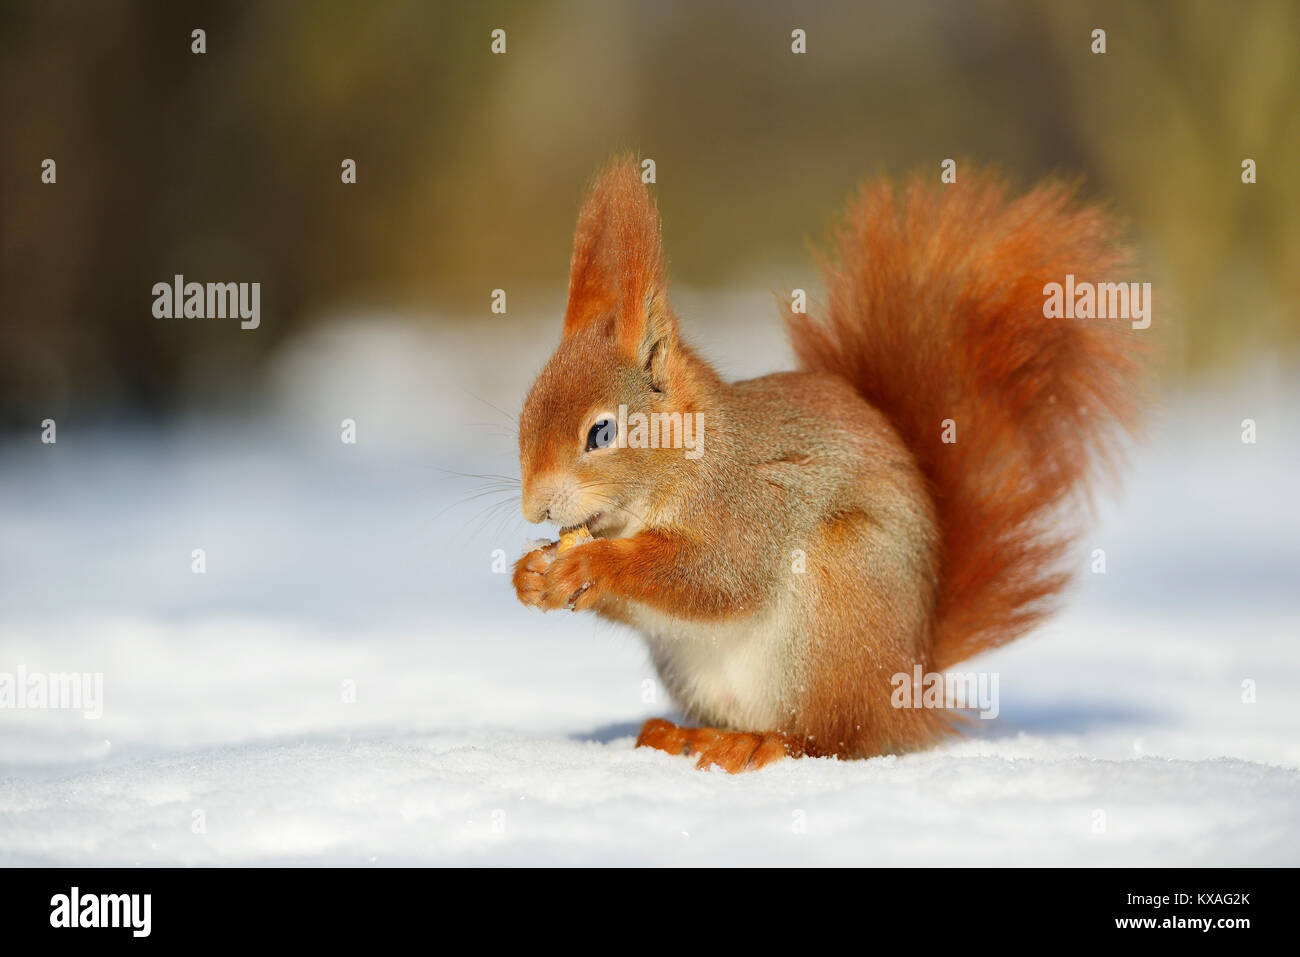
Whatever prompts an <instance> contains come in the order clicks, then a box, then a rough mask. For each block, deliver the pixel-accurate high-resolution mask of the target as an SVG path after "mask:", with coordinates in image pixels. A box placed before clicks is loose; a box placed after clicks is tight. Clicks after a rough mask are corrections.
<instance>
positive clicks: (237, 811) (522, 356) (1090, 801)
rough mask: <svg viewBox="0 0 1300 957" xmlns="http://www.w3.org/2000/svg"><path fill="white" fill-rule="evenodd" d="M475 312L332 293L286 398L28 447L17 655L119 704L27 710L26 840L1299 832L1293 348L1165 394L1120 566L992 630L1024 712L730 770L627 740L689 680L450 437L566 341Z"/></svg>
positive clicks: (112, 842) (1220, 856) (1213, 836)
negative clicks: (1049, 615)
mask: <svg viewBox="0 0 1300 957" xmlns="http://www.w3.org/2000/svg"><path fill="white" fill-rule="evenodd" d="M729 328H730V327H728V326H727V325H726V324H722V325H720V326H718V327H716V328H715V329H713V334H714V336H715V337H718V338H720V339H722V340H726V339H727V336H728V335H729V334H730V333H729V332H728V329H729ZM719 330H720V331H719ZM425 335H427V336H429V337H431V338H432V339H433V340H436V341H433V342H431V341H425V340H424V339H422V338H421V337H422V336H425ZM523 335H524V334H523V333H521V336H523ZM739 336H743V337H746V338H747V339H753V338H754V334H753V333H752V331H751V330H743V331H742V332H738V333H735V334H734V335H732V338H737V337H739ZM524 338H526V339H527V340H528V341H535V342H538V343H542V344H543V345H542V346H539V348H544V344H546V343H549V342H550V341H551V339H552V338H553V336H552V335H550V334H541V333H539V334H538V335H536V336H532V334H531V333H528V334H527V335H526V336H524ZM758 339H759V341H758V343H757V344H756V345H754V346H753V348H754V349H755V350H756V351H755V353H754V354H755V355H759V356H768V357H770V356H773V355H775V356H777V358H776V359H769V361H770V362H771V363H772V364H773V365H779V354H778V353H779V349H780V347H779V345H776V346H772V345H771V340H770V339H769V340H768V341H766V342H765V341H763V340H762V337H761V336H759V337H758ZM462 345H463V344H462ZM456 346H457V344H456V343H455V342H452V343H449V342H448V339H447V337H446V335H444V334H443V333H441V332H438V333H434V332H427V333H426V332H420V331H418V327H417V328H416V330H415V331H413V330H412V327H409V326H396V325H394V326H391V327H379V328H378V330H376V329H374V328H372V329H369V330H368V331H367V332H366V333H365V335H359V334H357V333H355V332H349V331H348V330H347V329H346V328H343V329H342V331H340V329H334V330H333V331H328V332H324V333H321V335H320V336H319V337H318V338H316V339H313V340H311V341H309V342H308V343H305V344H303V343H300V344H299V345H298V346H296V347H295V349H294V350H293V351H292V352H290V353H287V354H286V356H285V357H284V358H283V359H282V361H281V362H280V363H279V364H278V366H277V367H276V370H275V372H274V373H273V375H272V378H271V380H270V382H271V384H270V385H269V386H268V391H267V394H266V397H265V405H264V407H263V412H262V414H260V415H259V416H258V417H257V418H256V419H252V420H246V421H239V422H236V421H232V420H219V421H199V420H182V421H180V422H177V423H174V424H172V425H171V426H169V427H167V428H164V429H160V430H152V431H149V430H140V431H131V430H114V431H94V430H78V429H77V428H76V425H75V423H74V422H69V423H66V424H65V423H61V424H60V432H59V441H58V443H57V445H55V446H41V445H40V444H39V442H37V441H35V440H34V439H30V440H26V441H22V442H13V443H10V444H9V445H8V446H5V447H0V608H3V609H4V611H3V615H2V616H0V672H6V671H8V672H12V671H14V670H15V669H16V668H17V667H18V666H19V665H22V666H25V667H26V668H27V670H28V671H29V672H36V671H43V672H74V671H75V672H91V673H102V674H103V687H104V708H103V716H102V717H101V718H99V719H88V718H85V717H83V716H82V714H81V713H80V712H79V711H71V710H48V709H47V710H35V709H21V710H15V709H0V863H3V864H7V865H15V864H74V865H75V864H93V865H106V864H146V865H155V864H194V865H198V864H221V865H226V864H271V863H275V864H287V863H308V864H324V863H328V864H361V865H366V864H373V865H392V864H408V863H421V864H536V863H562V864H782V863H784V864H901V865H918V866H925V865H935V864H952V865H963V864H1085V865H1110V864H1122V865H1139V864H1141V865H1145V864H1164V865H1182V864H1214V865H1228V864H1251V865H1257V864H1289V865H1295V864H1300V824H1298V823H1297V822H1298V821H1300V814H1298V813H1297V811H1298V810H1300V770H1298V769H1300V709H1297V708H1296V707H1295V702H1296V694H1295V690H1294V689H1295V688H1296V686H1297V684H1298V683H1300V653H1298V651H1297V644H1296V635H1297V625H1298V624H1300V608H1298V607H1297V602H1296V597H1295V591H1296V588H1295V585H1296V582H1297V580H1300V575H1298V574H1297V573H1298V572H1300V512H1298V511H1297V509H1296V507H1295V505H1294V504H1293V503H1292V502H1291V501H1290V500H1289V495H1290V485H1291V484H1292V482H1293V477H1294V475H1295V474H1296V466H1297V464H1300V463H1298V462H1297V453H1296V451H1295V450H1294V448H1292V447H1290V446H1289V444H1288V443H1287V442H1285V441H1283V439H1282V433H1283V430H1284V428H1285V426H1286V424H1287V422H1288V419H1287V418H1286V416H1285V413H1286V412H1287V411H1290V410H1291V409H1293V408H1294V394H1293V393H1290V392H1287V390H1286V389H1285V388H1283V387H1282V386H1280V385H1279V384H1278V383H1277V382H1276V381H1270V379H1269V377H1268V376H1267V375H1264V376H1259V375H1256V376H1252V381H1251V383H1250V385H1248V386H1238V387H1236V388H1234V389H1232V390H1230V391H1227V392H1222V391H1220V392H1216V393H1213V394H1208V395H1196V394H1192V395H1178V396H1174V397H1172V398H1171V400H1170V402H1169V408H1168V409H1167V411H1166V413H1165V414H1163V415H1162V416H1161V418H1160V420H1159V422H1158V425H1157V428H1156V429H1155V434H1154V436H1153V441H1152V442H1151V443H1150V444H1149V445H1148V446H1146V447H1144V448H1143V449H1140V450H1138V451H1136V452H1135V454H1134V461H1133V466H1132V468H1131V470H1130V479H1131V480H1130V481H1129V482H1128V483H1127V488H1128V491H1127V493H1126V494H1125V495H1124V496H1123V497H1122V498H1120V499H1119V500H1118V502H1115V503H1112V504H1108V505H1105V506H1103V508H1102V511H1101V516H1100V519H1101V525H1100V528H1099V529H1098V531H1097V532H1096V533H1095V534H1094V535H1092V536H1090V537H1089V538H1088V540H1087V541H1086V542H1085V543H1084V544H1085V548H1084V550H1083V553H1082V554H1081V555H1080V563H1081V567H1085V568H1086V566H1087V563H1088V561H1089V554H1088V553H1089V552H1090V551H1091V549H1092V548H1105V549H1106V554H1107V573H1106V574H1105V575H1093V574H1087V573H1085V574H1084V575H1082V576H1081V582H1080V587H1079V588H1078V589H1077V593H1076V594H1075V595H1074V596H1073V599H1072V601H1071V603H1070V605H1069V607H1068V610H1067V612H1066V613H1065V614H1064V615H1062V616H1060V617H1059V618H1057V619H1055V620H1054V621H1053V622H1051V623H1050V624H1049V625H1047V626H1046V627H1044V628H1042V629H1041V630H1040V631H1038V632H1037V633H1035V634H1034V635H1032V636H1029V637H1028V638H1026V639H1024V640H1022V641H1021V642H1018V643H1016V644H1014V645H1012V646H1010V647H1008V648H1005V649H1002V650H1000V651H998V652H997V653H995V654H993V655H990V656H986V657H985V658H984V659H982V660H980V661H978V662H976V663H974V664H972V665H971V667H972V668H979V669H981V670H990V671H993V672H996V673H997V674H998V676H999V689H1000V714H999V716H998V717H997V718H996V719H995V720H991V721H981V720H979V719H974V720H973V721H972V722H971V727H970V728H969V731H968V733H967V735H966V736H965V737H964V738H960V739H956V740H954V741H952V742H951V743H949V744H946V745H944V746H943V747H940V748H938V749H935V750H932V751H929V752H925V753H919V754H910V755H905V756H899V757H886V758H879V759H874V760H869V761H858V762H836V761H832V760H799V761H785V762H780V763H778V764H776V765H773V766H771V767H770V768H767V769H765V770H764V771H762V772H760V773H755V774H749V775H741V776H734V777H733V776H728V775H725V774H722V773H718V772H712V773H701V772H698V771H696V770H694V767H693V765H692V763H691V762H690V761H689V760H688V759H685V758H678V757H672V756H669V755H666V754H662V753H659V752H652V751H646V750H638V749H634V748H633V747H632V744H633V741H634V738H635V734H636V730H637V728H638V726H639V724H640V722H641V721H643V720H644V719H645V718H647V717H650V716H653V715H671V714H672V711H671V706H670V705H669V704H668V703H667V702H666V701H665V700H664V698H663V692H662V690H661V689H660V688H659V686H658V684H657V683H656V681H655V679H654V675H653V671H652V669H651V668H650V666H649V663H648V661H647V658H646V655H645V652H644V650H643V649H642V647H641V646H640V644H639V642H638V640H637V639H636V638H635V636H633V635H631V634H630V633H628V632H626V631H624V630H622V629H619V628H617V627H614V626H612V625H607V624H604V623H601V622H599V621H597V620H595V619H593V618H591V617H590V616H582V615H571V614H566V613H553V614H550V615H545V616H543V615H541V614H540V613H538V612H536V611H534V610H531V609H525V608H522V607H520V606H519V605H518V604H517V603H516V602H515V601H514V599H513V595H512V594H511V590H510V584H509V578H508V575H505V574H499V573H496V572H494V571H493V568H492V565H493V550H494V549H498V548H499V549H501V550H502V551H503V552H504V553H505V556H506V558H507V559H508V560H513V559H514V557H515V556H516V555H518V554H519V553H520V550H521V549H522V547H523V543H524V541H525V540H527V539H528V538H531V537H534V536H535V535H536V530H533V529H530V527H528V526H525V525H524V524H523V523H522V521H521V520H520V519H518V517H517V510H512V509H511V507H510V506H509V504H508V498H507V497H506V496H505V495H502V496H501V498H500V501H501V502H502V503H503V504H502V507H501V508H500V509H499V510H498V513H496V514H491V513H483V512H482V511H480V506H481V505H482V504H483V502H484V501H486V502H488V503H489V504H491V503H493V502H495V501H496V499H493V498H492V497H490V496H489V497H488V498H487V499H485V500H472V501H469V502H465V503H463V504H460V505H457V504H456V503H457V502H460V501H461V500H463V499H465V498H467V497H468V496H469V495H472V494H475V491H476V489H477V488H478V487H479V486H481V485H482V482H477V481H476V480H472V479H463V478H461V477H459V476H457V475H453V474H450V473H451V472H452V471H454V472H492V473H500V474H507V475H508V474H510V471H511V469H512V468H514V466H513V463H512V458H513V453H512V448H511V446H512V442H513V438H512V437H511V436H510V434H509V428H510V426H509V424H508V423H507V422H506V420H505V418H504V417H503V416H499V415H498V414H497V413H496V412H495V411H493V410H492V409H491V408H490V407H489V405H497V406H500V407H502V408H503V409H506V410H510V409H513V408H517V405H518V401H519V396H520V394H521V392H522V390H523V389H524V388H525V387H526V385H527V383H528V380H529V374H530V371H532V370H534V369H535V368H536V365H537V363H538V362H539V361H540V360H541V358H543V357H544V356H542V355H540V354H539V353H537V352H528V351H522V350H514V351H510V352H507V354H505V355H503V356H498V357H494V358H493V360H492V362H491V363H484V362H480V363H473V362H464V361H461V360H460V359H458V358H457V357H458V355H460V353H459V352H458V348H457V347H456ZM708 351H709V352H712V353H715V354H718V353H720V352H722V353H724V354H725V347H722V346H711V347H710V348H709V349H708ZM488 365H490V366H491V369H487V368H486V366H488ZM395 367H397V369H398V371H397V372H394V368H395ZM733 371H734V370H733ZM746 371H753V370H746ZM471 393H472V395H471ZM480 399H482V400H483V401H482V402H480V401H479V400H480ZM348 415H351V416H353V417H355V418H356V419H357V422H358V434H359V441H358V444H357V445H356V446H344V445H342V444H341V443H340V442H339V441H338V435H339V428H338V426H339V420H340V419H341V418H343V417H346V416H348ZM1247 416H1252V417H1255V418H1257V420H1258V421H1259V423H1260V441H1259V443H1258V444H1256V445H1253V446H1244V445H1242V444H1241V442H1240V438H1239V435H1240V428H1239V426H1240V420H1241V419H1242V418H1244V417H1247ZM1290 420H1291V421H1293V420H1294V416H1291V417H1290ZM490 423H495V425H492V424H490ZM496 426H500V429H499V431H498V432H492V431H491V429H493V428H495V427H496ZM195 548H203V549H205V551H206V561H207V572H206V574H203V575H196V574H193V573H192V572H191V561H192V559H191V552H192V550H193V549H195ZM1243 682H1253V683H1254V688H1255V693H1254V701H1253V702H1248V701H1247V700H1243V698H1249V697H1250V695H1249V694H1247V693H1246V690H1245V687H1246V686H1243ZM352 689H354V692H355V699H354V700H351V690H352Z"/></svg>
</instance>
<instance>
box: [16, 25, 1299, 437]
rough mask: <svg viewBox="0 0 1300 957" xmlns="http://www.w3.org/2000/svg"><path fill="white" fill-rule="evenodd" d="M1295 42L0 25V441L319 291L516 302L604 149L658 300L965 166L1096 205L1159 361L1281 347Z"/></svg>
mask: <svg viewBox="0 0 1300 957" xmlns="http://www.w3.org/2000/svg"><path fill="white" fill-rule="evenodd" d="M199 26H201V27H203V28H204V29H205V30H206V31H207V43H208V52H207V54H206V55H203V56H195V55H193V54H191V53H190V38H189V37H190V31H191V30H192V29H193V28H195V27H199ZM796 26H797V27H802V28H803V29H805V30H807V33H808V46H809V52H808V53H807V54H806V55H804V56H794V55H792V54H791V53H790V48H789V43H790V30H791V29H793V28H794V27H796ZM494 27H502V28H504V29H506V30H507V36H508V44H509V46H508V53H507V54H506V55H505V56H492V55H491V54H490V53H489V33H490V31H491V30H492V29H493V28H494ZM1095 27H1101V28H1104V29H1105V30H1106V31H1107V45H1108V52H1107V53H1106V54H1105V55H1101V56H1097V55H1094V54H1092V53H1091V52H1090V49H1089V46H1090V42H1091V40H1090V32H1091V30H1092V29H1093V28H1095ZM1298 36H1300V4H1296V3H1293V2H1290V0H1262V2H1243V3H1235V4H1227V3H1221V2H1216V0H1199V2H1172V0H1170V2H1154V3H1143V4H1137V3H1130V2H1114V3H1092V2H1082V3H1069V4H1057V3H1024V2H1009V0H975V2H946V3H945V2H936V3H906V2H885V3H865V4H864V3H818V4H808V5H800V4H792V3H778V2H761V3H716V2H715V3H707V2H686V0H671V2H663V0H661V2H651V0H638V2H622V3H606V2H597V0H571V2H561V3H549V4H529V3H523V2H505V3H473V2H455V3H438V4H434V3H391V2H377V3H371V4H366V5H357V4H352V3H344V2H338V0H327V2H277V3H268V4H259V3H235V4H231V3H198V4H190V5H187V6H185V7H184V8H181V7H180V6H179V5H174V4H170V3H166V2H162V0H158V2H99V3H71V2H52V3H36V2H29V0H22V2H8V3H5V4H4V5H3V6H0V79H2V80H3V98H4V99H3V108H4V112H3V116H4V130H5V135H4V140H3V147H2V149H3V155H2V156H0V164H2V165H0V191H2V192H0V216H2V226H3V231H2V232H0V277H2V278H3V288H4V293H5V295H4V300H5V310H4V312H3V315H2V317H0V424H3V425H7V426H11V427H12V426H16V425H18V424H20V423H21V424H22V425H23V427H25V428H26V427H30V426H31V423H32V420H33V418H34V417H37V418H39V417H42V416H45V415H57V414H67V413H72V414H77V415H82V416H89V415H93V414H102V413H105V412H110V411H118V410H121V409H123V408H129V409H133V410H135V411H142V412H159V413H165V412H167V411H169V410H170V409H172V408H173V407H174V406H175V404H176V403H177V401H178V400H179V399H180V398H181V397H187V398H189V397H194V396H196V395H197V396H198V397H199V399H200V400H202V397H203V395H204V394H205V390H207V388H208V386H209V385H210V386H211V388H212V390H214V391H221V390H225V391H235V392H238V391H239V390H241V389H242V388H244V387H246V386H247V384H248V383H250V382H252V381H254V379H255V377H256V375H257V371H258V363H259V361H260V359H261V358H262V357H263V356H264V355H265V354H266V353H267V352H268V350H270V349H271V348H273V347H274V346H275V344H276V343H278V342H280V341H282V340H283V339H284V338H285V337H286V336H289V335H292V334H293V333H294V332H295V331H297V330H299V329H301V328H302V327H303V326H304V325H305V324H307V323H310V322H313V321H315V320H317V319H318V318H319V317H320V316H321V315H322V313H325V312H327V311H329V310H331V309H334V308H336V307H339V306H340V305H346V304H348V303H374V304H382V305H387V306H392V307H397V308H410V309H413V310H418V311H420V312H426V313H433V314H439V315H449V316H462V317H463V318H462V320H461V321H480V320H482V321H491V318H492V317H491V316H490V313H489V312H488V293H489V291H490V290H491V289H493V288H496V287H504V288H506V289H508V290H509V291H510V307H511V310H512V311H515V310H526V309H530V308H542V307H543V305H550V304H551V303H553V302H554V298H555V290H556V289H557V288H561V287H562V285H563V283H564V280H565V276H566V270H567V260H568V243H569V238H570V231H571V228H572V220H573V214H574V211H575V207H576V203H577V201H578V197H579V195H580V193H581V189H582V186H583V183H584V182H585V180H586V178H587V177H588V176H589V175H590V174H591V173H592V172H593V171H594V170H595V169H596V168H597V167H598V166H599V165H600V164H601V163H602V162H603V161H604V159H605V158H606V157H607V156H608V155H609V154H610V153H612V152H614V151H616V150H618V149H623V148H632V149H635V150H637V151H639V152H641V153H642V154H644V155H647V156H651V157H653V158H654V159H655V160H656V162H657V164H658V175H659V186H658V195H659V198H660V203H661V206H662V208H663V212H664V217H665V223H666V241H667V246H668V251H669V255H670V257H671V259H672V267H673V273H674V278H675V280H676V281H678V282H681V283H687V284H692V285H699V286H711V285H724V284H728V283H734V282H747V283H753V282H761V283H763V284H765V285H767V286H771V287H780V286H781V285H782V284H783V283H784V282H785V281H786V280H787V279H789V278H790V277H791V276H796V277H799V276H807V275H809V274H810V269H809V266H808V256H807V247H808V244H809V242H810V241H814V242H815V241H816V240H818V239H819V238H820V237H821V236H822V235H823V234H824V230H825V227H826V224H827V223H828V221H829V219H830V218H831V217H832V216H833V215H834V213H835V212H836V210H837V209H838V207H839V205H840V204H841V203H842V202H843V200H844V198H845V197H846V195H847V194H848V193H849V191H850V190H851V189H852V188H853V187H854V186H855V185H856V183H858V182H859V181H860V180H861V179H862V178H863V177H864V176H867V175H869V174H872V173H875V172H881V171H889V172H893V173H899V174H901V173H905V172H908V171H910V170H911V169H913V168H915V167H918V166H919V167H922V168H933V169H935V170H936V174H937V167H938V163H939V161H940V160H941V159H943V158H945V157H950V156H951V157H970V158H972V159H976V160H979V161H980V162H981V163H988V164H994V165H999V166H1002V167H1004V168H1006V169H1007V170H1008V171H1009V173H1010V174H1011V175H1012V177H1013V178H1014V179H1015V180H1016V181H1018V182H1022V183H1027V182H1029V181H1031V180H1033V179H1035V178H1037V177H1039V176H1042V175H1046V174H1050V173H1053V172H1060V173H1064V174H1067V175H1071V176H1075V175H1081V176H1082V177H1083V178H1084V182H1085V191H1086V193H1087V194H1088V195H1089V196H1093V197H1096V198H1102V199H1107V200H1109V201H1111V202H1112V204H1113V206H1114V208H1115V209H1116V210H1117V211H1118V212H1119V213H1120V214H1121V215H1122V216H1123V217H1124V218H1125V219H1126V220H1127V221H1128V223H1129V225H1130V227H1131V231H1132V238H1133V240H1134V241H1135V242H1136V244H1137V245H1138V246H1139V248H1140V249H1141V251H1142V257H1143V261H1144V263H1145V267H1144V273H1145V276H1144V278H1149V279H1151V280H1152V281H1153V282H1154V283H1155V296H1156V298H1155V308H1156V310H1157V312H1156V322H1157V325H1163V326H1164V327H1165V328H1164V329H1163V334H1164V335H1165V336H1166V338H1167V339H1168V340H1169V342H1170V344H1171V346H1172V352H1173V363H1172V368H1173V371H1174V372H1175V374H1180V375H1181V374H1185V373H1191V374H1201V373H1204V372H1206V371H1209V370H1213V369H1216V368H1218V367H1222V366H1225V365H1236V364H1243V363H1249V362H1251V361H1252V360H1254V359H1256V358H1258V357H1259V356H1261V355H1264V354H1279V353H1280V354H1285V355H1294V352H1295V349H1296V345H1297V342H1298V341H1300V288H1298V284H1300V278H1297V277H1300V261H1298V260H1300V220H1298V218H1297V217H1298V215H1300V214H1298V213H1297V210H1300V185H1297V181H1296V177H1295V173H1294V170H1295V162H1294V157H1295V156H1296V155H1298V154H1300V142H1297V141H1298V139H1300V123H1298V122H1297V117H1300V59H1298V58H1297V54H1296V52H1295V41H1296V38H1297V37H1298ZM1247 156H1249V157H1252V158H1254V159H1255V160H1256V161H1257V162H1258V164H1259V180H1260V181H1259V184H1258V185H1255V186H1244V185H1242V184H1241V182H1240V163H1241V160H1242V158H1244V157H1247ZM45 157H53V158H55V159H56V160H57V162H58V174H59V176H58V184H57V185H56V186H43V185H42V184H41V183H40V163H41V161H42V160H43V159H44V158H45ZM344 157H350V158H353V159H355V160H356V161H357V163H358V183H357V185H356V186H343V185H342V184H341V183H340V182H339V164H340V162H341V161H342V159H343V158H344ZM178 272H179V273H183V274H185V275H186V276H187V277H189V278H192V279H195V280H199V281H208V280H212V281H216V280H222V281H226V280H234V281H260V282H261V283H262V309H263V318H262V328H261V329H259V330H258V331H257V332H255V333H243V332H240V331H238V330H237V328H235V327H234V326H232V325H231V324H228V323H222V322H213V323H203V322H196V321H191V322H182V323H168V322H165V321H161V320H156V319H154V318H153V317H152V315H151V313H150V306H151V302H152V296H151V293H150V288H151V286H152V285H153V283H154V282H157V281H160V280H168V279H170V277H171V276H172V275H173V274H174V273H178ZM756 276H761V277H762V278H761V279H755V277H756ZM548 290H549V291H548ZM1162 320H1164V322H1162ZM493 338H494V339H495V338H499V337H493ZM484 346H485V348H489V347H497V348H499V347H500V346H501V343H500V342H498V341H492V342H489V341H488V340H487V339H486V338H485V343H484Z"/></svg>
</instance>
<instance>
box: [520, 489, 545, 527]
mask: <svg viewBox="0 0 1300 957" xmlns="http://www.w3.org/2000/svg"><path fill="white" fill-rule="evenodd" d="M551 496H552V489H551V488H550V486H548V485H534V486H533V487H532V488H526V489H524V494H523V500H522V501H521V502H520V506H519V507H520V510H521V511H522V512H523V513H524V519H525V520H526V521H528V522H530V523H531V524H533V525H536V524H538V523H539V522H545V521H548V520H549V519H550V517H551V508H550V506H551Z"/></svg>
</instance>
